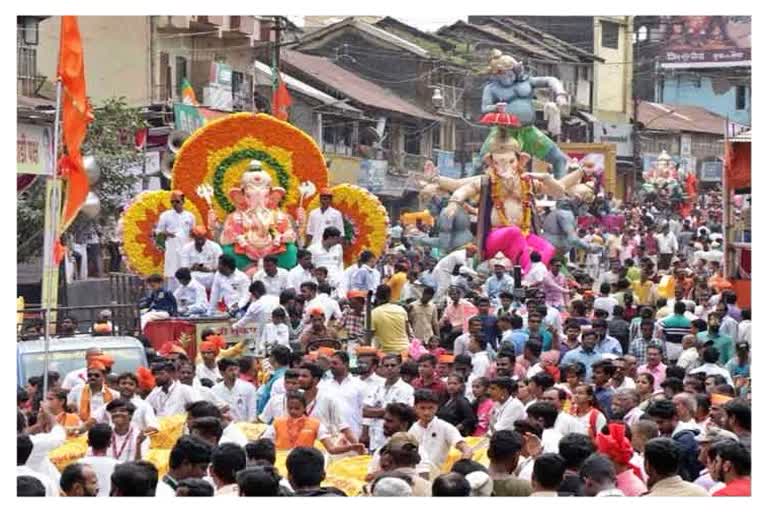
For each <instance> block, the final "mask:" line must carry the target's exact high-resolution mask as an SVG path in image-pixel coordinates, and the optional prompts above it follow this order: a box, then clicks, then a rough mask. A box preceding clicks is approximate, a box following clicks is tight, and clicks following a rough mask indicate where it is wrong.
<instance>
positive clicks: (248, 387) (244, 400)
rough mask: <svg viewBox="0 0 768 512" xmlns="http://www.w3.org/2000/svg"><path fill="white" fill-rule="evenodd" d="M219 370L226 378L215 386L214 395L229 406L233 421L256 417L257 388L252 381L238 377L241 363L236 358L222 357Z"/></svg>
mask: <svg viewBox="0 0 768 512" xmlns="http://www.w3.org/2000/svg"><path fill="white" fill-rule="evenodd" d="M219 370H220V371H221V373H222V375H223V376H224V380H223V381H222V382H219V383H218V384H216V385H215V386H213V389H212V391H213V395H214V396H215V397H216V398H218V399H219V400H221V401H222V402H225V403H226V404H227V405H228V406H229V415H230V416H231V417H232V420H233V421H236V422H237V421H252V420H255V419H256V388H255V387H254V385H253V384H251V383H250V382H246V381H244V380H242V379H238V378H237V377H238V375H239V374H240V365H238V364H237V361H235V360H234V359H221V360H220V361H219Z"/></svg>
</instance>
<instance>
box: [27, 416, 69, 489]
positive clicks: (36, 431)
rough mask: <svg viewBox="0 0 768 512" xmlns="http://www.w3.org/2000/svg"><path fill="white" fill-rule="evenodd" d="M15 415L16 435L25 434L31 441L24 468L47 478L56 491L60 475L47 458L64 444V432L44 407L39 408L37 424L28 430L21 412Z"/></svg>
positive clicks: (65, 437)
mask: <svg viewBox="0 0 768 512" xmlns="http://www.w3.org/2000/svg"><path fill="white" fill-rule="evenodd" d="M16 415H17V418H16V433H17V434H23V433H27V434H29V436H30V440H31V441H32V453H30V454H29V456H28V457H27V461H26V464H25V465H26V467H27V468H29V469H30V470H32V471H36V472H38V473H42V474H44V475H45V476H47V477H48V478H49V479H50V480H51V481H52V482H53V483H54V484H56V487H57V489H58V482H59V479H60V478H61V473H59V470H58V469H56V466H54V465H53V463H52V462H51V459H49V458H48V453H49V452H50V451H51V450H55V449H56V448H58V447H59V446H61V445H62V444H64V442H65V441H66V439H67V432H66V430H64V427H62V426H61V425H59V424H58V423H57V422H56V418H54V416H53V415H52V414H51V413H50V411H49V410H48V407H47V406H46V405H44V406H43V407H41V409H40V412H39V413H38V416H37V423H36V424H35V425H34V426H32V427H30V428H27V419H26V417H25V416H24V413H23V412H21V411H20V410H17V412H16Z"/></svg>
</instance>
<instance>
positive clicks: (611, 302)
mask: <svg viewBox="0 0 768 512" xmlns="http://www.w3.org/2000/svg"><path fill="white" fill-rule="evenodd" d="M618 305H619V301H617V300H616V299H615V298H613V297H611V285H610V284H608V283H603V284H601V285H600V296H599V297H597V298H596V299H595V304H594V306H593V307H594V309H595V310H597V309H600V310H603V311H605V312H606V313H608V318H607V320H612V319H613V308H615V307H616V306H618Z"/></svg>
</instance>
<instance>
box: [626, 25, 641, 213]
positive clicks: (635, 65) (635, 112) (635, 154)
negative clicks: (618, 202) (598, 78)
mask: <svg viewBox="0 0 768 512" xmlns="http://www.w3.org/2000/svg"><path fill="white" fill-rule="evenodd" d="M633 31H634V33H635V36H634V38H633V44H632V164H633V166H632V194H635V193H637V167H640V168H641V169H642V159H641V157H640V120H639V119H638V117H639V110H640V99H639V98H638V96H637V82H638V80H637V74H638V73H639V72H641V71H642V69H641V68H640V67H639V62H638V53H639V52H638V48H637V46H638V43H639V42H640V40H639V34H638V31H637V30H635V29H634V26H633ZM628 197H629V198H631V196H628Z"/></svg>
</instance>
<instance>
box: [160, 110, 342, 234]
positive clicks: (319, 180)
mask: <svg viewBox="0 0 768 512" xmlns="http://www.w3.org/2000/svg"><path fill="white" fill-rule="evenodd" d="M251 160H259V161H261V162H262V166H263V169H264V170H265V171H266V172H267V173H269V174H270V175H271V176H272V179H273V183H274V184H275V186H281V187H283V188H284V189H285V191H286V195H285V197H284V199H283V204H282V207H283V209H285V210H287V211H288V213H290V214H291V215H294V216H295V214H296V209H297V208H298V206H299V191H298V187H299V184H300V183H301V182H304V181H311V182H313V183H314V184H315V187H316V188H317V189H318V190H319V189H321V188H323V187H326V186H328V169H327V167H326V165H325V158H324V157H323V154H322V152H321V151H320V148H318V147H317V144H315V141H314V140H312V138H311V137H310V136H309V135H307V134H306V133H304V132H303V131H301V130H299V129H298V128H296V127H295V126H293V125H291V124H289V123H286V122H283V121H280V120H279V119H277V118H275V117H272V116H270V115H268V114H250V113H238V114H232V115H229V116H226V117H222V118H220V119H216V120H214V121H212V122H210V123H207V124H206V125H205V126H203V127H202V128H200V129H199V130H197V131H196V132H195V133H193V134H192V135H191V136H190V137H189V138H188V139H187V140H186V141H185V142H184V145H183V146H182V147H181V150H180V151H179V153H178V154H177V155H176V161H175V163H174V166H173V188H175V189H179V190H181V191H182V192H183V193H184V195H185V197H186V198H187V199H189V200H190V201H191V202H192V203H194V205H195V206H196V207H197V209H198V210H199V211H200V212H201V213H202V214H203V216H204V217H206V218H207V216H208V210H209V209H210V207H209V205H208V203H207V202H206V201H205V199H203V198H202V197H200V196H198V195H197V187H198V186H199V185H201V184H203V183H206V184H209V185H210V186H211V187H212V188H213V189H214V196H213V198H212V202H213V204H212V206H213V209H214V211H215V213H216V216H217V218H218V219H219V220H220V221H221V220H223V219H224V217H225V216H226V214H227V213H229V212H231V211H232V210H233V208H234V207H233V205H232V204H231V202H230V200H229V198H228V192H229V189H230V188H231V187H232V186H237V185H239V177H240V176H241V175H242V173H244V172H245V171H246V170H247V168H248V163H249V162H250V161H251ZM307 199H309V198H307Z"/></svg>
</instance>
